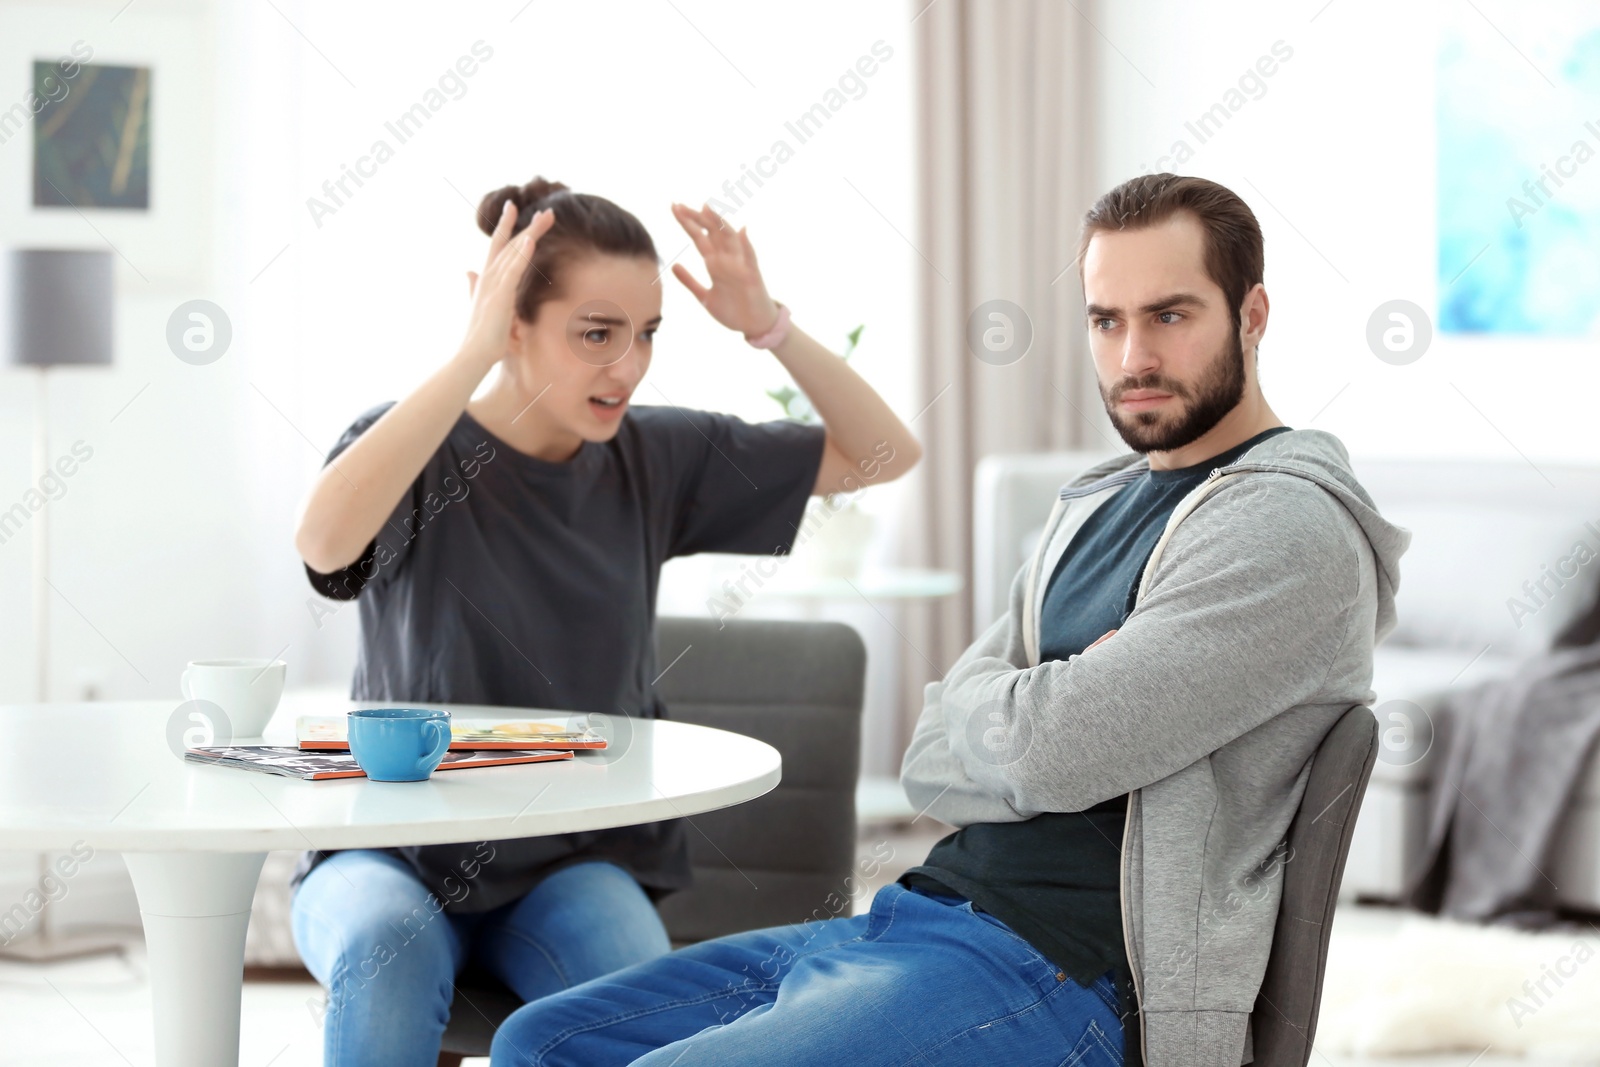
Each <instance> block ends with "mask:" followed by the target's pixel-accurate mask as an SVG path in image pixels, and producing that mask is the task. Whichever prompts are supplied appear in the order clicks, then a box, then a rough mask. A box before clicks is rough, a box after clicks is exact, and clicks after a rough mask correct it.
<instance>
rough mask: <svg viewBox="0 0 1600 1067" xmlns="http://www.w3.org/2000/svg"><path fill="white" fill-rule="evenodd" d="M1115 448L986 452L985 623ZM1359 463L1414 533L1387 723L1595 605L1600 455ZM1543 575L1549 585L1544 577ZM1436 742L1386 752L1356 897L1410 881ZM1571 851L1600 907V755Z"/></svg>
mask: <svg viewBox="0 0 1600 1067" xmlns="http://www.w3.org/2000/svg"><path fill="white" fill-rule="evenodd" d="M1109 455H1110V453H1104V452H1058V453H1044V454H1031V455H1015V456H991V457H988V458H986V459H984V460H983V461H982V462H980V463H979V465H978V468H977V472H976V483H975V499H974V508H973V511H974V526H973V551H974V564H973V566H974V573H973V601H974V609H973V610H974V617H973V626H974V628H975V629H977V630H981V629H982V628H983V627H985V626H987V625H988V624H989V623H990V622H991V621H992V620H993V619H994V618H996V617H997V616H998V615H999V614H1000V612H1001V610H1002V609H1003V606H1004V598H1005V595H1006V592H1007V590H1008V589H1009V587H1010V582H1011V578H1012V576H1013V575H1014V574H1015V573H1016V570H1017V568H1018V567H1019V566H1021V563H1022V560H1023V559H1025V558H1026V555H1027V553H1028V551H1029V550H1030V549H1031V547H1032V546H1033V544H1034V543H1035V542H1036V541H1037V539H1038V535H1039V530H1040V528H1041V527H1042V526H1043V524H1044V521H1045V518H1046V516H1047V515H1048V513H1049V510H1050V505H1051V503H1052V501H1053V498H1054V494H1055V490H1056V489H1057V488H1059V487H1060V486H1061V485H1063V484H1064V483H1065V482H1067V481H1068V480H1069V479H1071V478H1072V477H1073V476H1075V475H1076V474H1078V473H1080V472H1081V471H1083V470H1084V469H1086V468H1087V467H1089V466H1091V465H1093V464H1094V463H1097V462H1099V461H1101V460H1103V459H1106V458H1108V457H1109ZM1353 465H1354V467H1355V470H1356V474H1357V476H1358V477H1359V478H1360V479H1361V481H1362V484H1364V485H1365V486H1366V487H1367V489H1368V491H1369V492H1370V493H1371V494H1372V497H1373V499H1374V500H1375V501H1376V502H1377V504H1378V506H1379V508H1380V509H1381V510H1382V511H1383V513H1384V514H1385V515H1386V516H1388V517H1389V518H1390V519H1391V520H1393V521H1395V522H1397V523H1399V524H1400V525H1401V526H1404V527H1406V528H1407V529H1409V530H1411V531H1412V533H1413V535H1414V536H1413V540H1412V545H1411V549H1410V551H1409V552H1408V553H1407V554H1406V556H1405V558H1404V559H1403V560H1402V561H1401V580H1400V592H1399V595H1398V602H1397V605H1396V608H1397V611H1398V613H1399V625H1398V627H1397V628H1396V630H1395V631H1394V633H1393V634H1391V635H1390V636H1389V638H1388V640H1386V641H1385V642H1384V644H1383V645H1382V646H1380V647H1379V648H1378V650H1377V652H1376V655H1375V657H1374V662H1373V690H1374V692H1375V693H1376V698H1375V700H1374V702H1373V711H1374V713H1375V714H1376V715H1377V717H1378V721H1379V727H1380V729H1384V728H1388V727H1391V726H1394V725H1396V724H1397V723H1398V722H1399V721H1400V720H1398V719H1396V718H1395V716H1396V715H1397V714H1400V713H1404V712H1406V711H1409V709H1410V708H1411V707H1412V706H1415V707H1417V708H1420V709H1421V710H1422V712H1423V713H1424V714H1430V713H1431V712H1433V711H1434V710H1436V709H1437V708H1438V706H1439V702H1440V700H1441V699H1442V698H1443V697H1444V695H1445V694H1446V693H1447V692H1449V691H1450V690H1451V689H1453V688H1459V687H1462V686H1469V685H1472V684H1474V683H1476V682H1478V681H1481V680H1484V679H1489V678H1494V677H1499V676H1503V675H1505V674H1507V673H1509V672H1511V671H1514V670H1515V669H1516V667H1517V664H1518V663H1519V662H1520V661H1522V660H1523V659H1525V658H1526V657H1528V656H1530V655H1533V654H1535V653H1538V652H1540V651H1541V650H1544V649H1547V648H1549V647H1550V644H1551V642H1552V641H1553V640H1554V639H1555V637H1556V635H1557V634H1558V633H1560V632H1561V631H1562V630H1563V629H1564V628H1565V627H1566V626H1567V625H1568V624H1569V623H1571V622H1572V621H1573V620H1574V619H1575V618H1576V617H1578V616H1579V615H1580V614H1582V613H1584V612H1585V611H1587V610H1588V609H1589V607H1590V605H1591V604H1593V603H1594V601H1595V598H1596V595H1597V587H1600V467H1596V466H1581V465H1558V464H1547V463H1539V464H1537V465H1535V464H1532V463H1529V462H1526V461H1523V460H1520V459H1517V460H1506V461H1500V460H1481V461H1468V460H1445V459H1437V460H1433V459H1419V460H1376V459H1374V460H1361V459H1358V460H1354V461H1353ZM1591 523H1592V525H1590V524H1591ZM1580 543H1581V544H1583V545H1585V546H1586V547H1587V548H1588V550H1589V551H1590V552H1591V553H1593V554H1594V558H1593V559H1592V560H1590V561H1588V562H1585V563H1581V564H1580V563H1578V562H1577V559H1578V557H1579V556H1581V555H1582V554H1581V553H1575V552H1574V547H1575V545H1577V544H1580ZM1552 575H1553V576H1554V577H1552ZM1540 582H1542V583H1543V591H1541V590H1540V589H1538V588H1536V586H1537V584H1538V583H1540ZM1525 583H1527V584H1526V587H1525ZM1513 600H1515V601H1520V602H1521V603H1522V604H1523V605H1526V607H1528V608H1531V609H1532V610H1531V611H1524V610H1523V609H1522V608H1520V607H1517V606H1516V605H1515V604H1513V603H1512V601H1513ZM1394 701H1400V702H1404V703H1399V704H1394V703H1390V702H1394ZM1386 705H1387V706H1386ZM1434 755H1435V754H1434V753H1433V752H1431V751H1428V752H1426V753H1425V754H1424V755H1423V756H1422V757H1421V758H1420V759H1416V760H1415V761H1414V762H1407V761H1404V760H1402V761H1390V760H1380V762H1379V763H1378V764H1377V767H1376V769H1375V770H1374V771H1373V774H1372V780H1371V784H1370V785H1369V787H1368V791H1367V797H1366V801H1365V803H1364V805H1363V806H1362V809H1361V818H1360V822H1359V823H1358V825H1357V827H1356V831H1355V838H1354V840H1353V842H1352V843H1351V850H1350V856H1349V861H1348V864H1347V866H1346V868H1345V873H1344V885H1343V892H1344V893H1345V894H1346V895H1347V896H1363V897H1370V898H1377V899H1394V898H1396V897H1397V895H1398V894H1399V891H1400V888H1401V885H1402V883H1403V881H1404V879H1405V876H1406V874H1407V872H1408V871H1409V870H1410V869H1411V866H1412V864H1413V863H1414V862H1415V859H1416V857H1417V856H1418V855H1419V853H1420V850H1421V848H1422V845H1423V830H1424V821H1425V803H1424V798H1425V793H1426V790H1427V785H1428V782H1429V780H1430V776H1431V774H1432V772H1433V767H1434V759H1433V757H1434ZM1557 852H1558V857H1557V861H1556V863H1555V869H1554V870H1552V871H1551V872H1550V874H1551V878H1552V880H1553V881H1554V882H1555V883H1556V884H1557V885H1559V886H1560V887H1561V902H1562V903H1564V904H1566V905H1568V906H1570V907H1574V908H1579V909H1583V910H1588V911H1596V910H1600V759H1596V760H1595V761H1592V762H1591V764H1590V768H1589V773H1588V774H1587V776H1586V778H1585V780H1584V782H1583V784H1582V786H1581V787H1580V789H1579V791H1578V796H1577V799H1576V801H1575V803H1574V805H1573V807H1572V810H1571V812H1570V813H1569V815H1568V819H1567V822H1566V825H1565V827H1564V828H1563V830H1562V832H1561V836H1560V844H1559V847H1558V850H1557Z"/></svg>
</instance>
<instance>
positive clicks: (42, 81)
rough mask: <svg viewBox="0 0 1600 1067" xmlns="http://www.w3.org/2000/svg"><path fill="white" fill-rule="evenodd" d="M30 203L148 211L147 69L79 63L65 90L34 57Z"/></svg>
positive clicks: (52, 68)
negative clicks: (36, 106)
mask: <svg viewBox="0 0 1600 1067" xmlns="http://www.w3.org/2000/svg"><path fill="white" fill-rule="evenodd" d="M33 81H34V91H35V92H36V93H38V98H39V99H41V100H43V101H44V106H43V107H42V108H41V109H40V111H39V113H38V115H37V116H35V118H34V137H33V206H34V207H61V208H125V209H134V210H140V211H147V210H149V208H150V68H149V67H122V66H111V65H108V64H98V63H85V64H83V65H82V66H81V68H80V69H79V70H78V72H77V77H76V78H75V79H74V83H73V85H72V90H71V92H68V93H65V94H62V93H59V92H56V93H52V92H51V86H52V85H53V84H60V83H61V78H60V72H59V69H58V65H57V64H56V63H53V62H45V61H39V60H35V61H34V64H33Z"/></svg>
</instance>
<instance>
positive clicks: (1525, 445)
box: [1093, 0, 1600, 477]
mask: <svg viewBox="0 0 1600 1067" xmlns="http://www.w3.org/2000/svg"><path fill="white" fill-rule="evenodd" d="M1475 8H1476V10H1475ZM1541 9H1542V5H1534V6H1530V5H1523V4H1515V3H1510V2H1507V0H1476V3H1475V5H1466V4H1460V3H1457V2H1456V0H1449V2H1448V3H1446V2H1443V0H1417V2H1407V3H1403V4H1395V3H1383V2H1380V0H1334V2H1333V3H1331V4H1330V3H1327V2H1326V0H1296V2H1294V3H1288V4H1285V3H1281V2H1278V3H1269V2H1266V0H1238V2H1233V3H1229V4H1226V5H1218V4H1204V5H1194V4H1175V3H1170V2H1167V0H1119V2H1116V3H1109V2H1104V3H1100V4H1098V5H1097V6H1096V9H1095V12H1094V16H1093V17H1094V19H1095V22H1096V24H1097V25H1098V27H1099V29H1100V30H1101V32H1102V33H1103V35H1104V36H1103V40H1100V41H1099V43H1098V46H1097V51H1096V56H1095V58H1096V63H1097V66H1098V74H1099V78H1098V84H1099V88H1100V93H1099V98H1098V100H1097V101H1096V103H1095V110H1094V115H1095V120H1096V123H1097V126H1098V132H1097V140H1096V145H1095V148H1096V151H1097V152H1098V153H1099V170H1098V174H1099V176H1100V186H1101V187H1102V188H1107V189H1108V188H1110V187H1111V186H1113V185H1115V184H1116V183H1117V182H1119V181H1122V180H1125V179H1126V178H1129V177H1131V176H1133V175H1135V174H1138V173H1140V172H1143V171H1153V170H1163V169H1171V170H1176V171H1178V172H1180V173H1190V174H1198V175H1202V176H1204V177H1207V178H1211V179H1213V180H1215V181H1218V182H1221V183H1223V184H1225V185H1227V186H1229V187H1230V188H1232V189H1233V190H1234V191H1236V192H1237V193H1238V194H1239V195H1240V196H1242V197H1243V198H1244V199H1245V201H1246V202H1248V203H1249V204H1250V206H1251V208H1252V210H1254V211H1255V213H1256V215H1257V216H1258V218H1259V219H1260V220H1261V225H1262V229H1263V232H1264V235H1265V240H1266V252H1267V270H1266V285H1267V290H1268V293H1269V295H1270V297H1271V300H1272V315H1271V320H1270V327H1269V330H1268V333H1267V337H1266V340H1265V342H1264V343H1263V346H1262V355H1261V373H1262V379H1263V383H1264V386H1265V388H1266V390H1267V395H1268V398H1269V400H1270V401H1271V402H1272V404H1273V406H1274V408H1275V410H1276V411H1277V412H1278V414H1279V415H1280V416H1281V417H1283V419H1284V420H1285V421H1286V422H1288V423H1289V424H1290V425H1293V426H1307V425H1314V426H1316V427H1318V428H1321V429H1325V430H1329V431H1331V432H1333V433H1335V434H1337V435H1338V436H1339V437H1341V438H1342V439H1343V440H1344V442H1345V443H1346V445H1347V446H1348V447H1349V448H1350V450H1351V451H1352V453H1356V454H1365V455H1448V456H1461V457H1494V458H1506V459H1511V460H1514V461H1515V460H1518V459H1519V456H1518V453H1519V452H1520V453H1522V454H1524V455H1526V456H1527V457H1528V458H1529V460H1530V461H1531V462H1532V463H1534V464H1537V463H1538V462H1540V461H1541V460H1547V461H1553V460H1557V459H1574V460H1585V461H1587V460H1595V459H1600V435H1596V434H1595V433H1594V432H1593V427H1594V420H1593V419H1592V417H1590V415H1589V414H1588V412H1587V410H1586V409H1587V408H1588V407H1589V406H1590V405H1589V401H1588V398H1589V397H1591V396H1592V395H1593V393H1594V389H1595V386H1596V385H1597V384H1600V366H1597V364H1596V362H1595V359H1594V356H1595V343H1594V340H1593V339H1590V340H1586V341H1545V340H1535V339H1532V338H1520V339H1519V338H1498V339H1496V338H1487V337H1476V338H1474V337H1463V336H1438V335H1435V338H1434V341H1433V346H1432V347H1431V348H1430V349H1429V350H1428V352H1427V353H1426V354H1425V355H1424V356H1423V357H1422V358H1421V359H1420V360H1418V361H1417V362H1415V363H1412V364H1410V365H1406V366H1392V365H1389V364H1386V363H1383V362H1381V361H1380V360H1378V359H1377V358H1376V357H1375V356H1374V355H1373V354H1372V352H1371V351H1370V350H1369V349H1368V347H1367V345H1366V342H1365V330H1366V323H1367V319H1368V316H1369V315H1370V314H1371V313H1372V311H1373V309H1374V308H1376V307H1377V306H1378V305H1379V304H1381V303H1383V302H1385V301H1387V300H1391V299H1396V298H1404V299H1408V300H1412V301H1414V302H1415V303H1417V304H1419V305H1421V306H1422V307H1423V308H1425V309H1428V311H1429V314H1430V315H1433V314H1434V313H1435V312H1434V308H1435V307H1436V300H1435V293H1436V286H1435V230H1436V223H1435V193H1434V190H1435V147H1434V144H1435V138H1434V125H1435V121H1434V89H1433V78H1434V64H1435V59H1436V48H1437V37H1438V31H1439V27H1440V24H1441V20H1443V19H1446V18H1449V19H1455V20H1464V24H1466V25H1467V26H1468V27H1469V28H1472V29H1473V32H1482V33H1484V34H1486V35H1495V36H1494V39H1497V40H1498V39H1499V37H1498V34H1501V33H1503V34H1504V35H1505V40H1504V43H1503V47H1504V48H1505V49H1506V50H1507V53H1506V54H1507V56H1508V57H1509V58H1510V68H1511V73H1510V75H1509V76H1508V84H1507V86H1506V88H1507V91H1511V90H1515V91H1519V92H1520V91H1525V90H1526V88H1527V86H1528V85H1529V84H1537V78H1538V75H1537V74H1536V73H1535V72H1533V71H1532V70H1531V69H1521V70H1519V69H1518V66H1519V63H1520V60H1518V58H1517V56H1516V53H1515V52H1513V51H1512V49H1516V50H1517V51H1520V52H1523V53H1526V54H1528V55H1530V56H1531V55H1539V54H1540V52H1539V49H1540V47H1541V45H1543V44H1545V43H1546V38H1542V37H1541V35H1540V33H1539V31H1538V22H1539V20H1538V19H1536V18H1532V17H1530V16H1532V15H1534V14H1535V13H1536V12H1537V11H1538V10H1541ZM1280 40H1281V41H1283V42H1284V43H1285V44H1286V45H1287V46H1288V47H1289V48H1291V49H1292V50H1293V55H1292V58H1290V59H1289V60H1288V61H1286V62H1284V63H1282V64H1281V65H1279V67H1278V69H1277V71H1276V73H1274V74H1273V75H1272V76H1271V77H1270V78H1267V79H1265V82H1266V85H1267V91H1266V92H1265V94H1264V95H1262V96H1261V97H1260V98H1259V99H1251V100H1249V102H1248V103H1246V104H1245V106H1244V107H1242V108H1240V109H1239V110H1238V111H1237V113H1235V114H1234V115H1233V117H1232V118H1231V119H1230V120H1229V122H1228V123H1227V125H1226V126H1225V127H1224V128H1223V129H1222V131H1221V132H1220V133H1218V134H1217V135H1216V136H1215V137H1213V138H1212V139H1210V140H1209V141H1207V142H1206V143H1204V144H1200V143H1199V141H1198V139H1197V138H1196V137H1194V136H1193V135H1192V134H1190V133H1189V132H1188V131H1186V130H1185V128H1184V123H1185V122H1187V121H1192V120H1194V119H1195V118H1197V117H1198V116H1199V115H1200V114H1201V113H1203V112H1204V111H1205V110H1206V109H1208V108H1209V107H1211V105H1213V104H1214V103H1216V102H1218V101H1219V100H1220V99H1222V97H1223V95H1224V94H1225V93H1226V92H1227V91H1228V90H1229V89H1230V88H1233V87H1235V86H1236V84H1237V82H1238V79H1239V77H1240V76H1241V74H1243V73H1244V72H1245V71H1246V70H1247V69H1248V68H1250V67H1251V66H1252V65H1253V64H1254V63H1255V62H1256V60H1257V59H1258V58H1259V57H1260V56H1263V55H1267V54H1269V52H1270V50H1271V48H1272V46H1273V44H1274V42H1276V41H1280ZM1541 58H1543V57H1542V56H1541ZM1487 74H1488V72H1486V75H1487ZM1533 99H1535V100H1543V99H1544V98H1542V97H1540V96H1539V95H1538V94H1537V93H1535V94H1534V97H1533ZM1546 103H1547V104H1548V106H1557V105H1558V104H1563V103H1570V102H1563V101H1561V100H1560V97H1559V95H1558V94H1555V93H1554V92H1553V91H1552V95H1551V97H1550V98H1549V100H1548V101H1547V102H1546ZM1180 138H1181V139H1183V140H1185V141H1187V142H1188V143H1189V144H1190V146H1191V147H1194V148H1195V153H1194V156H1193V158H1192V159H1190V160H1189V161H1188V162H1187V163H1184V164H1181V165H1174V164H1170V163H1159V164H1158V160H1159V157H1161V156H1162V155H1163V154H1166V153H1168V151H1169V150H1170V148H1171V146H1172V144H1173V142H1174V141H1176V140H1178V139H1180ZM1565 147H1566V146H1565V145H1552V146H1551V149H1552V158H1553V155H1554V154H1555V153H1556V152H1557V151H1558V150H1560V149H1563V148H1565ZM1539 162H1540V160H1538V159H1530V160H1528V161H1527V163H1528V171H1529V174H1530V175H1532V176H1534V177H1537V176H1538V173H1539V171H1538V164H1539ZM1577 180H1578V181H1580V182H1586V183H1588V184H1589V188H1591V189H1592V188H1593V183H1594V182H1595V181H1597V180H1600V178H1597V176H1596V175H1595V174H1594V173H1580V175H1579V176H1578V179H1577ZM1514 192H1516V190H1515V189H1506V190H1503V191H1501V193H1500V194H1499V196H1500V197H1502V198H1503V197H1504V196H1509V195H1511V194H1512V193H1514ZM1483 209H1484V211H1485V213H1489V214H1493V213H1498V212H1503V211H1504V210H1505V207H1504V204H1503V200H1500V201H1495V202H1486V203H1485V204H1484V205H1483ZM1529 475H1530V477H1537V474H1536V473H1535V472H1534V470H1533V469H1532V468H1531V467H1530V470H1529Z"/></svg>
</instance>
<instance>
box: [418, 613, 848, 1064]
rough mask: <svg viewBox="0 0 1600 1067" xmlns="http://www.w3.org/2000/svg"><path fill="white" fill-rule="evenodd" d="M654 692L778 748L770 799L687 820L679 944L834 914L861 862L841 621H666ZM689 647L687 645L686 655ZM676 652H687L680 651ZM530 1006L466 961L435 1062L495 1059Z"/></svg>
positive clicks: (676, 929)
mask: <svg viewBox="0 0 1600 1067" xmlns="http://www.w3.org/2000/svg"><path fill="white" fill-rule="evenodd" d="M656 648H657V656H656V662H657V663H659V664H661V665H662V666H663V667H667V665H668V664H671V666H670V667H667V669H666V673H665V674H663V675H662V676H661V678H660V680H659V681H658V682H657V683H656V691H657V692H658V693H659V694H660V695H661V698H662V700H663V701H664V702H665V704H666V706H667V715H668V717H669V718H671V719H674V720H676V721H679V722H689V723H695V724H697V725H701V726H713V727H716V728H718V729H722V730H732V731H735V732H737V733H741V734H745V735H747V736H749V737H754V738H758V739H759V740H762V741H765V742H767V743H768V744H770V745H771V746H772V747H774V748H776V749H777V750H778V751H779V752H780V753H781V754H782V755H783V781H782V782H781V783H780V784H779V785H778V787H777V788H776V789H774V790H773V791H772V792H770V793H768V794H767V795H766V796H763V797H760V798H759V799H756V800H752V801H750V802H749V803H746V804H737V805H735V806H733V807H731V808H724V809H722V810H720V811H712V812H707V813H705V814H703V815H695V816H693V817H691V818H690V819H689V820H688V823H689V826H688V827H687V830H688V837H689V859H690V863H691V864H692V866H693V869H694V885H693V886H692V887H690V888H689V889H685V890H682V891H680V892H677V893H674V894H672V895H671V896H669V897H667V898H666V899H664V900H663V901H662V902H661V903H660V905H659V908H658V910H659V911H660V913H661V918H662V921H663V922H664V923H665V924H666V927H667V933H668V935H669V936H670V937H671V939H672V942H673V944H674V945H675V946H678V945H686V944H691V943H693V942H696V941H702V940H705V939H707V938H712V937H720V936H721V935H723V934H730V933H736V932H738V931H741V930H755V929H760V928H762V927H765V926H777V925H780V924H783V923H795V922H801V921H803V920H805V919H808V918H810V917H812V915H813V914H814V913H815V914H822V915H826V914H828V912H827V910H826V908H827V904H826V902H827V901H828V899H829V895H830V894H838V895H840V896H846V897H847V896H848V889H847V888H846V878H847V877H849V876H850V874H851V873H852V871H853V869H854V867H855V860H856V855H855V850H856V809H855V789H856V779H857V777H858V776H859V771H860V758H861V701H862V692H863V686H864V684H865V678H866V665H867V652H866V648H865V646H864V645H863V644H862V643H861V638H860V636H859V635H858V634H857V633H856V632H855V631H854V630H852V629H851V628H850V627H848V626H844V625H841V624H839V623H832V622H780V621H770V620H743V621H741V620H731V621H728V622H726V623H724V624H723V625H722V626H721V627H720V628H719V627H718V625H717V623H716V622H714V621H712V620H711V619H695V618H662V619H659V620H658V621H657V625H656ZM685 650H687V651H685ZM680 653H681V654H682V658H681V659H680V658H679V655H680ZM520 1004H521V1002H520V1001H519V1000H518V999H517V998H516V996H515V995H513V994H512V992H511V991H510V990H509V989H507V988H506V987H505V986H504V985H502V984H501V983H500V982H499V981H497V980H495V979H494V978H493V977H491V976H490V975H488V974H486V973H484V972H482V971H480V970H477V969H476V968H471V967H469V968H468V969H467V970H466V971H464V972H463V973H462V975H461V977H460V978H459V979H458V980H457V982H456V993H455V1001H454V1003H453V1004H452V1005H451V1007H450V1025H449V1027H448V1028H447V1029H446V1030H445V1035H444V1041H443V1042H442V1044H441V1046H440V1052H439V1065H440V1067H456V1065H458V1064H459V1063H460V1062H461V1058H462V1057H463V1056H487V1055H488V1054H489V1043H490V1041H491V1039H492V1038H493V1036H494V1031H495V1028H496V1027H497V1026H498V1025H499V1024H500V1023H501V1021H503V1020H504V1019H505V1017H506V1016H507V1015H509V1014H511V1012H513V1011H515V1010H516V1009H517V1008H518V1007H519V1006H520Z"/></svg>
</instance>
